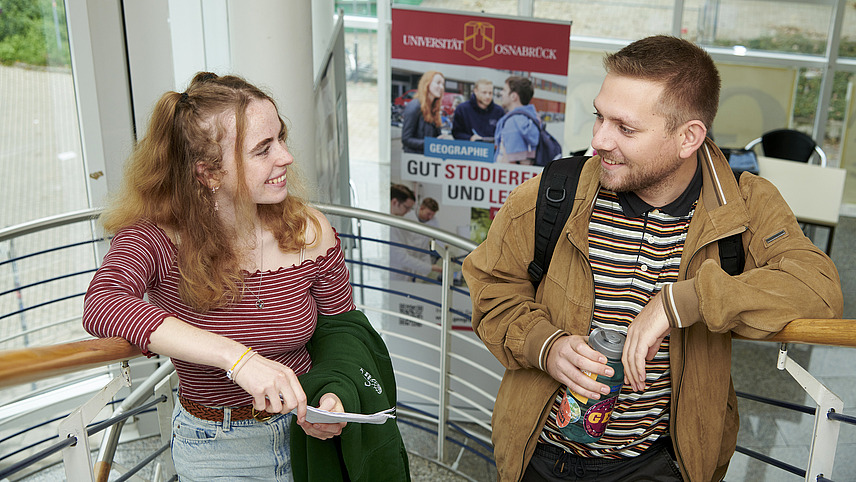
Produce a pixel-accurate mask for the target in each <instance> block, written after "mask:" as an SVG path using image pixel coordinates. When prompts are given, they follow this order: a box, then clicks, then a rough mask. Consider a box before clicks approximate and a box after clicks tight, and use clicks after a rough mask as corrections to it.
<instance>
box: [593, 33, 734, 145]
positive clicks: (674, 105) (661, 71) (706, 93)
mask: <svg viewBox="0 0 856 482" xmlns="http://www.w3.org/2000/svg"><path fill="white" fill-rule="evenodd" d="M603 66H604V67H605V68H606V72H607V73H608V74H616V75H620V76H623V77H630V78H636V79H643V80H648V81H653V82H658V83H660V84H662V85H663V93H662V94H661V95H660V99H659V101H658V102H657V108H658V109H659V110H660V112H661V113H662V114H663V115H664V116H665V117H666V129H667V130H668V131H669V132H674V131H675V129H677V128H678V126H680V125H681V124H683V123H685V122H687V121H690V120H694V119H697V120H700V121H702V122H703V123H704V125H705V126H706V127H707V130H708V131H710V130H711V129H712V128H713V119H714V117H716V110H717V109H718V108H719V89H720V85H721V81H720V79H719V71H718V70H717V69H716V65H715V64H714V63H713V59H712V58H711V57H710V55H708V53H707V52H705V51H704V49H702V48H701V47H699V46H697V45H695V44H694V43H692V42H689V41H687V40H684V39H681V38H677V37H671V36H668V35H654V36H651V37H646V38H643V39H641V40H637V41H636V42H633V43H631V44H630V45H628V46H626V47H624V48H623V49H621V50H619V51H618V52H616V53H613V54H610V55H607V56H606V57H605V58H604V59H603Z"/></svg>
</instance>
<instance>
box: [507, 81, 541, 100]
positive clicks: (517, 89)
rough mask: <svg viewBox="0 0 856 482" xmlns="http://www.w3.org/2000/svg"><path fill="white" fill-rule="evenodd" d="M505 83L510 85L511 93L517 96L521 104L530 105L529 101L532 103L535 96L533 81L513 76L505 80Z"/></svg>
mask: <svg viewBox="0 0 856 482" xmlns="http://www.w3.org/2000/svg"><path fill="white" fill-rule="evenodd" d="M505 83H506V84H508V90H509V91H510V92H514V93H516V94H517V98H518V99H520V103H521V104H523V105H529V101H531V100H532V96H533V95H535V88H534V87H532V81H531V80H529V79H527V78H526V77H518V76H516V75H512V76H511V77H509V78H507V79H505Z"/></svg>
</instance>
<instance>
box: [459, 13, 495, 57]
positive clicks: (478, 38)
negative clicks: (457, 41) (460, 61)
mask: <svg viewBox="0 0 856 482" xmlns="http://www.w3.org/2000/svg"><path fill="white" fill-rule="evenodd" d="M495 35H496V28H495V27H494V26H493V24H490V23H487V22H480V21H478V20H471V21H469V22H467V23H465V24H464V53H465V54H467V55H469V56H470V57H472V58H473V59H474V60H484V59H486V58H488V57H490V56H491V55H493V41H494V37H495Z"/></svg>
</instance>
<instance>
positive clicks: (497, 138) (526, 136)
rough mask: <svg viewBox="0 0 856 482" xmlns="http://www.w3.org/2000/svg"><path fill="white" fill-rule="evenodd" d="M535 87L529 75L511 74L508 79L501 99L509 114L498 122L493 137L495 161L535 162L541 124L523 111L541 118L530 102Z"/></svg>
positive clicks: (529, 163)
mask: <svg viewBox="0 0 856 482" xmlns="http://www.w3.org/2000/svg"><path fill="white" fill-rule="evenodd" d="M533 95H535V89H534V88H533V87H532V82H531V81H530V80H529V79H527V78H526V77H517V76H514V75H512V76H511V77H509V78H507V79H505V86H503V88H502V96H501V97H500V102H501V103H502V107H503V108H504V109H505V112H506V114H505V115H504V116H502V118H501V119H499V122H497V123H496V131H495V135H494V139H493V143H494V146H495V147H496V151H495V158H494V159H495V162H505V163H514V164H528V165H531V164H533V161H534V159H535V151H536V150H537V149H538V140H539V136H540V126H539V125H538V124H536V123H535V122H533V121H532V119H530V118H529V116H528V115H526V114H525V113H524V111H527V112H529V113H530V114H531V115H533V116H535V117H538V112H536V111H535V106H534V105H529V102H530V101H531V100H532V96H533Z"/></svg>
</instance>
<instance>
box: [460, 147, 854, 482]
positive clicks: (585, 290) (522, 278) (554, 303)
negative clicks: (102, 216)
mask: <svg viewBox="0 0 856 482" xmlns="http://www.w3.org/2000/svg"><path fill="white" fill-rule="evenodd" d="M698 159H699V162H700V163H701V166H702V173H703V185H702V190H701V195H700V197H699V200H698V203H697V205H696V209H695V214H694V215H693V218H692V221H691V222H690V227H689V231H688V233H687V238H686V242H685V245H684V249H683V255H682V258H681V266H680V273H679V280H680V281H678V282H677V283H674V284H673V285H671V287H669V288H668V289H664V291H663V295H664V296H665V298H664V304H666V305H668V306H669V307H670V309H668V310H667V314H668V316H669V320H670V323H672V325H673V329H672V331H671V342H670V347H671V350H670V365H671V376H672V395H671V407H670V429H669V431H670V435H671V437H672V441H673V442H674V446H675V450H676V455H677V457H678V462H679V465H680V468H681V472H682V474H683V476H684V479H685V480H690V481H708V480H721V479H722V477H723V476H724V475H725V472H726V470H727V468H728V462H729V460H730V459H731V456H732V454H733V453H734V448H735V445H736V440H737V430H738V416H737V399H736V396H735V393H734V388H733V385H732V383H731V333H732V332H733V333H738V334H740V335H744V336H747V337H751V338H759V339H760V338H764V337H766V336H770V335H771V334H774V333H776V332H778V331H779V330H781V329H782V327H784V326H785V325H786V324H787V323H788V322H790V321H791V320H794V319H797V318H840V317H841V314H842V310H843V297H842V293H841V284H840V280H839V277H838V271H837V270H836V269H835V266H834V265H833V263H832V261H831V260H830V259H829V258H828V257H827V256H826V255H825V254H824V253H823V252H822V251H821V250H819V249H817V248H816V247H815V246H814V245H813V244H812V243H811V241H810V240H809V239H808V238H806V237H805V236H804V235H803V233H802V231H801V230H800V228H799V226H798V224H797V221H796V218H795V217H794V215H793V213H792V211H791V210H790V208H789V207H788V205H787V204H786V203H785V201H784V200H783V199H782V197H781V195H780V194H779V192H778V191H777V190H776V188H775V187H774V186H773V185H772V184H771V183H770V182H768V181H766V180H765V179H762V178H760V177H757V176H754V175H751V174H743V176H742V177H741V180H740V183H739V185H738V183H737V182H736V180H735V179H734V175H733V174H732V172H731V170H730V168H729V166H728V162H727V161H726V160H725V158H724V156H723V155H722V153H721V152H720V151H719V149H717V148H716V146H715V145H714V144H713V143H712V142H710V141H706V143H705V144H704V145H703V146H702V147H701V148H700V149H699V151H698ZM599 164H600V159H599V158H598V157H597V156H595V157H594V158H592V159H591V160H589V162H588V163H587V164H586V166H585V167H584V168H583V171H582V174H581V178H580V183H579V186H578V188H577V193H576V198H575V200H574V209H573V211H572V213H571V215H570V216H569V218H568V221H567V223H566V224H565V226H564V232H563V235H562V236H561V237H560V238H559V242H558V243H557V245H556V249H555V252H554V254H553V258H552V261H551V263H550V268H549V270H548V272H547V273H546V274H545V277H544V280H543V281H542V283H541V285H540V286H539V287H538V289H537V292H536V290H535V289H534V288H533V287H532V283H531V282H530V281H529V276H528V274H527V267H528V265H529V262H530V261H531V260H532V257H533V251H534V248H533V242H534V230H535V228H534V223H535V201H536V197H537V192H538V178H535V179H531V180H529V181H527V182H525V183H524V184H522V185H520V186H519V187H518V188H517V189H515V190H514V191H513V192H512V193H511V195H510V196H509V197H508V199H507V200H506V202H505V204H504V206H503V207H502V209H501V210H500V211H499V213H498V214H497V216H496V219H494V221H493V224H492V226H491V228H490V231H489V233H488V236H487V239H486V240H485V241H484V242H483V243H482V244H481V245H480V246H479V247H478V248H477V249H476V250H475V251H473V252H472V253H471V254H470V255H469V256H468V257H467V259H466V260H465V262H464V267H463V272H464V276H465V277H466V280H467V284H468V285H469V288H470V294H471V297H472V301H473V328H474V329H475V331H476V333H477V334H478V336H479V337H480V338H481V339H482V341H483V342H484V343H485V345H486V346H487V348H488V349H489V350H490V351H491V352H492V353H493V354H494V356H496V357H497V359H499V361H500V362H501V363H502V364H503V365H504V366H505V367H506V371H505V375H504V376H503V379H502V383H501V385H500V388H499V394H498V395H497V400H496V405H495V407H494V412H493V443H494V454H495V456H496V462H497V469H498V471H499V479H500V480H503V481H517V480H520V478H521V477H522V475H523V471H524V470H525V468H526V466H527V465H528V463H529V459H530V458H531V457H532V453H533V452H534V450H535V444H536V442H537V439H538V436H539V434H540V432H541V430H542V428H543V426H544V422H545V420H546V418H547V415H548V413H549V406H550V404H551V402H552V400H553V399H554V397H555V396H556V393H557V390H558V389H559V388H560V384H559V382H557V381H555V380H554V379H553V378H552V377H551V376H550V375H549V374H548V373H547V372H546V371H545V368H546V355H547V352H548V351H549V349H550V347H551V346H552V343H553V342H555V340H556V339H557V338H559V337H561V336H564V335H567V334H578V335H587V334H588V333H589V328H590V320H591V316H592V312H593V308H594V284H593V283H594V282H593V279H592V274H591V267H590V264H589V260H588V225H589V218H590V216H591V212H592V206H593V204H594V200H595V197H596V195H597V192H598V189H599V187H600V186H599V181H598V172H599V169H600V168H599ZM738 232H742V233H743V234H742V240H743V247H744V251H745V253H746V266H745V270H744V271H743V273H742V274H740V275H737V276H734V277H731V276H729V275H728V274H726V273H725V272H724V271H723V270H722V269H721V268H720V267H719V248H718V243H717V240H719V239H721V238H724V237H727V236H730V235H732V234H734V233H738Z"/></svg>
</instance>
